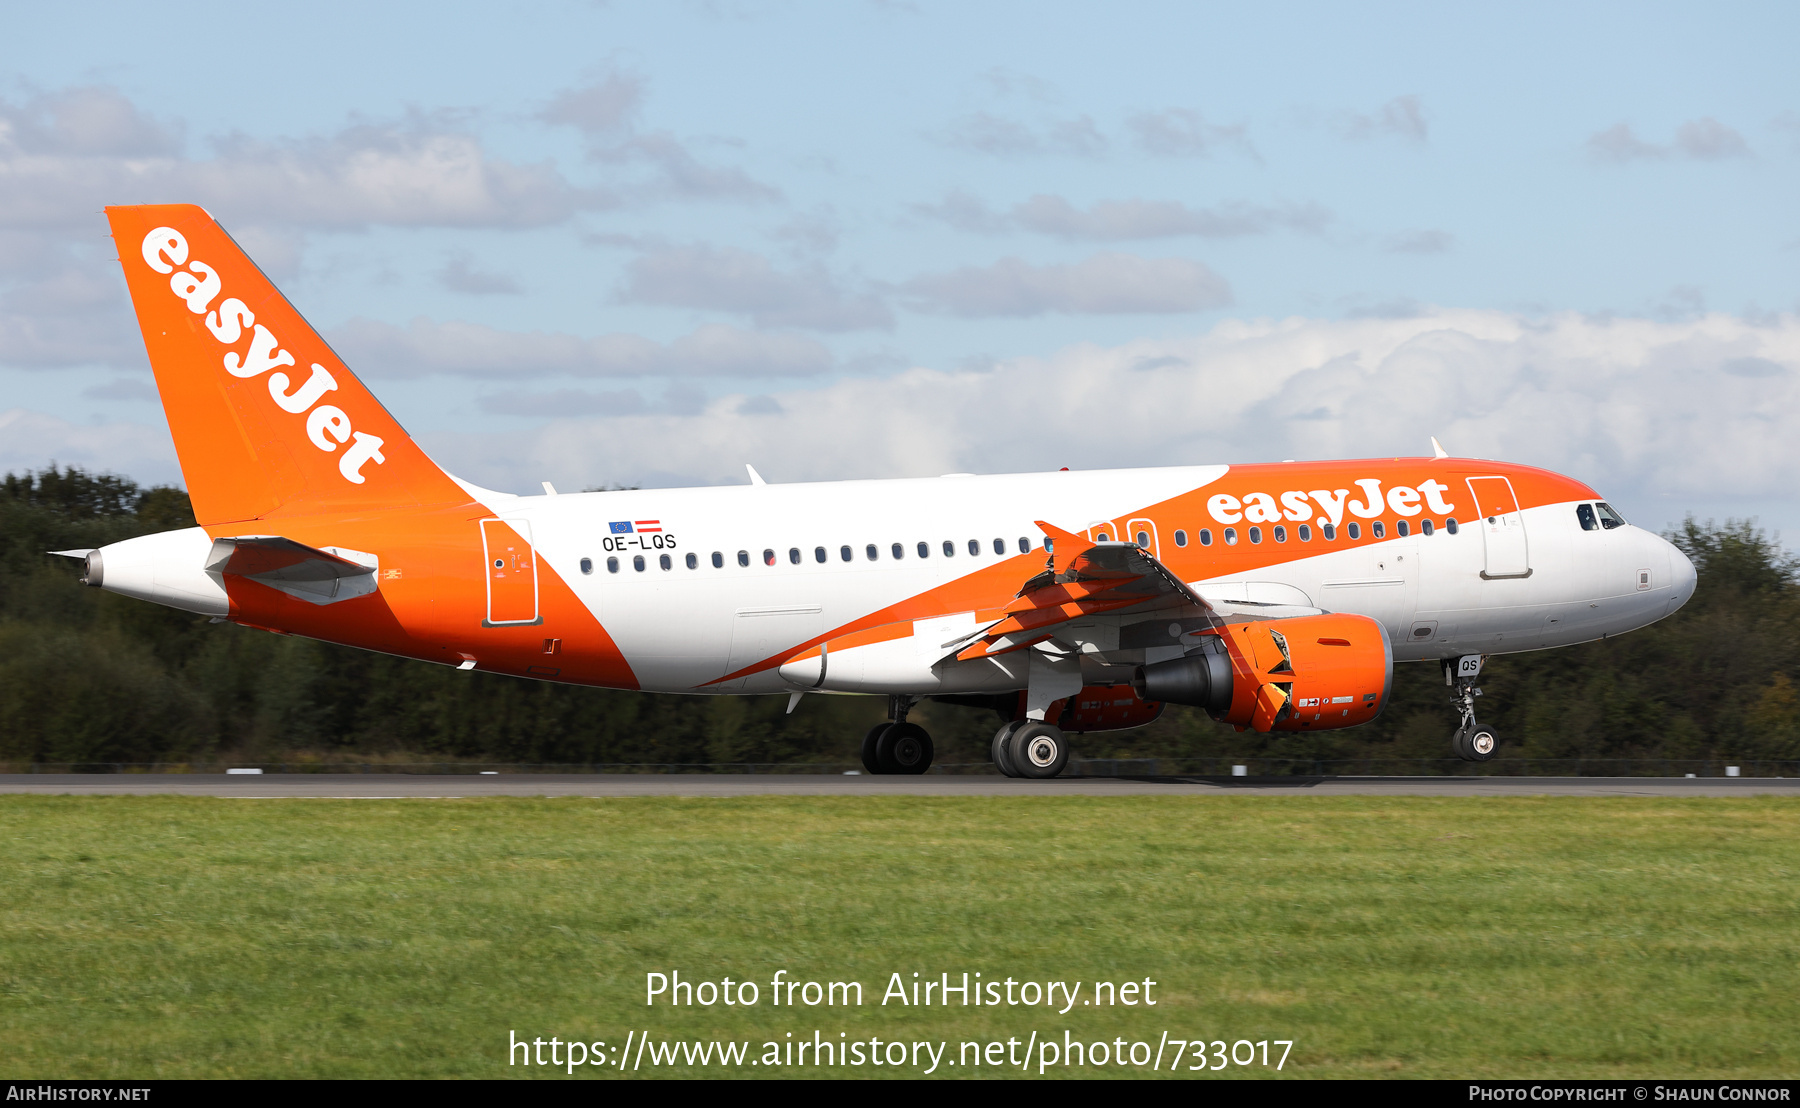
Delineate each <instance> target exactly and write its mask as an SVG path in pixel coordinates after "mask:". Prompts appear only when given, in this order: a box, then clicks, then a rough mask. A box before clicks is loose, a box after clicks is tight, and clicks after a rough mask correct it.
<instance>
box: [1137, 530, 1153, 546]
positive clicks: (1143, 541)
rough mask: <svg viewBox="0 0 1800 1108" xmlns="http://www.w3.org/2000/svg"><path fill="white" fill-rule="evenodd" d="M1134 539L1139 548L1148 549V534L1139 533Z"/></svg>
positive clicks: (1146, 532) (1144, 532) (1145, 532)
mask: <svg viewBox="0 0 1800 1108" xmlns="http://www.w3.org/2000/svg"><path fill="white" fill-rule="evenodd" d="M1135 537H1136V541H1137V544H1138V545H1139V546H1141V547H1143V548H1144V549H1145V550H1148V549H1150V532H1148V531H1139V532H1138V533H1137V535H1136V536H1135Z"/></svg>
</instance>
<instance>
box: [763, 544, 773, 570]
mask: <svg viewBox="0 0 1800 1108" xmlns="http://www.w3.org/2000/svg"><path fill="white" fill-rule="evenodd" d="M774 564H775V552H774V551H773V550H770V549H769V548H768V547H766V546H765V547H763V565H765V566H772V565H774Z"/></svg>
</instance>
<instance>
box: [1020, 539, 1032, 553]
mask: <svg viewBox="0 0 1800 1108" xmlns="http://www.w3.org/2000/svg"><path fill="white" fill-rule="evenodd" d="M1019 553H1021V554H1029V553H1031V540H1030V539H1028V538H1026V537H1025V536H1023V535H1020V536H1019Z"/></svg>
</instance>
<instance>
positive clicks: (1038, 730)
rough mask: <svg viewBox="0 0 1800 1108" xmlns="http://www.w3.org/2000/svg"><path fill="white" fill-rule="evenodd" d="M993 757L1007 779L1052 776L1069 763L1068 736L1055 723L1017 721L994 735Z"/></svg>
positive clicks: (1030, 720) (1006, 725)
mask: <svg viewBox="0 0 1800 1108" xmlns="http://www.w3.org/2000/svg"><path fill="white" fill-rule="evenodd" d="M993 755H994V765H995V767H996V768H998V769H999V770H1000V772H1001V773H1004V774H1005V775H1006V776H1008V777H1055V776H1056V775H1057V774H1059V773H1061V772H1062V771H1063V767H1065V766H1067V765H1068V764H1069V737H1068V736H1067V735H1065V734H1063V730H1062V728H1060V727H1057V726H1056V725H1054V724H1049V723H1045V722H1043V721H1042V720H1035V719H1016V720H1013V721H1012V722H1011V723H1008V724H1005V725H1003V726H1002V727H1001V728H1000V730H999V731H998V732H996V733H995V734H994V745H993Z"/></svg>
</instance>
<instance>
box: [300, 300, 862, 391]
mask: <svg viewBox="0 0 1800 1108" xmlns="http://www.w3.org/2000/svg"><path fill="white" fill-rule="evenodd" d="M327 338H328V339H329V341H330V342H331V344H332V347H333V348H334V349H335V350H337V351H338V352H339V353H340V354H342V355H343V357H344V360H345V362H346V363H347V364H348V365H349V366H350V367H351V368H352V369H353V370H355V371H356V372H357V373H359V374H361V375H363V376H364V377H367V378H370V379H375V378H379V377H424V376H429V375H433V374H449V375H454V376H463V377H495V378H508V379H523V378H531V377H548V376H563V375H567V376H575V377H643V376H679V377H803V376H810V375H812V374H817V373H824V372H826V371H827V370H829V369H831V368H832V359H831V353H830V351H828V350H826V349H825V348H824V347H823V346H821V345H819V344H818V343H817V342H815V341H813V340H812V339H809V338H804V337H802V336H799V335H791V334H763V333H761V332H758V331H745V330H743V329H741V328H737V327H729V326H726V325H724V324H719V323H714V324H709V325H707V326H705V327H701V328H699V329H697V330H695V331H694V332H692V333H691V334H688V335H684V336H682V337H681V338H679V339H676V340H675V341H674V342H671V343H666V344H665V343H659V342H656V341H654V340H652V339H647V338H644V337H643V336H641V335H626V334H612V335H600V336H598V337H594V338H583V337H582V336H580V335H570V334H564V333H556V332H543V331H532V332H517V331H501V330H497V329H495V328H492V327H486V326H483V325H481V324H478V323H462V322H457V321H450V322H443V323H440V322H437V321H435V320H430V319H426V318H424V317H422V316H421V317H419V318H416V319H414V320H413V321H412V322H411V323H409V324H408V325H407V326H405V327H398V326H395V325H394V324H392V323H385V322H382V321H379V320H373V319H364V318H357V319H353V320H351V321H350V322H349V323H346V324H345V325H344V326H342V327H340V328H338V329H336V330H335V331H333V332H332V333H331V334H330V335H329V336H327Z"/></svg>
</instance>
